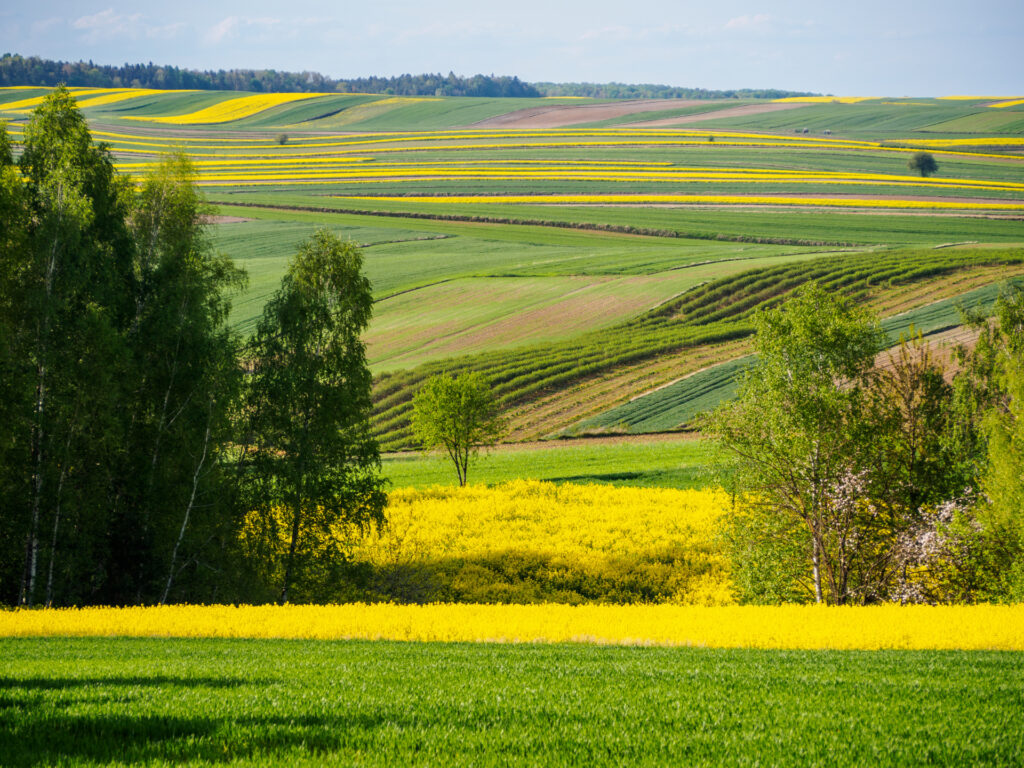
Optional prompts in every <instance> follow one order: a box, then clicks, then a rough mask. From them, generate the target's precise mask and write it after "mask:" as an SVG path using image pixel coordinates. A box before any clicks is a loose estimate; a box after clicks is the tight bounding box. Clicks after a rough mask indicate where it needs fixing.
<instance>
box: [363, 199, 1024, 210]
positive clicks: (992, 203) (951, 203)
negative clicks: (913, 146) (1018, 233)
mask: <svg viewBox="0 0 1024 768" xmlns="http://www.w3.org/2000/svg"><path fill="white" fill-rule="evenodd" d="M356 199H358V198H356ZM366 199H369V200H374V199H379V200H387V201H401V200H403V199H404V198H401V197H380V198H366ZM414 201H415V202H427V203H438V204H465V203H469V204H480V203H484V204H486V203H500V204H502V205H514V204H516V203H527V204H532V205H536V204H548V205H579V204H581V203H584V204H593V205H614V204H629V205H645V204H655V205H656V204H672V205H674V204H680V205H708V204H711V205H717V204H724V205H775V206H811V207H815V208H830V207H841V208H893V209H940V210H991V211H1012V212H1018V211H1024V202H1020V203H1007V202H1003V201H1000V200H986V201H972V200H941V199H937V198H933V199H922V198H910V197H893V198H890V199H880V198H863V197H862V198H856V197H810V196H808V197H782V196H767V195H523V196H512V195H466V196H455V195H452V196H445V197H425V196H421V197H416V198H414Z"/></svg>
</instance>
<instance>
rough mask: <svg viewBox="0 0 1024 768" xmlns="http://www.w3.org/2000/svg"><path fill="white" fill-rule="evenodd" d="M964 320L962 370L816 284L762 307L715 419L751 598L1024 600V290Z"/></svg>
mask: <svg viewBox="0 0 1024 768" xmlns="http://www.w3.org/2000/svg"><path fill="white" fill-rule="evenodd" d="M965 321H966V325H967V326H968V327H970V328H972V329H973V332H974V334H976V336H977V341H976V343H974V344H973V345H972V344H962V345H960V346H958V347H957V348H955V350H954V357H953V361H952V362H953V363H955V365H951V364H950V363H949V362H944V361H943V360H942V359H941V358H940V357H939V356H938V355H937V354H936V352H935V350H934V349H932V348H931V346H930V345H929V344H928V343H927V342H926V341H925V340H924V339H922V338H921V337H920V336H916V337H915V336H910V337H909V338H904V339H902V341H901V343H900V344H899V345H898V346H897V347H896V348H895V349H892V350H890V351H888V352H883V350H884V349H885V347H886V346H888V343H889V342H888V340H887V339H886V337H885V334H884V333H883V332H882V330H881V328H880V326H879V324H878V320H877V318H876V317H875V316H874V315H872V314H871V313H870V312H868V311H866V310H864V309H863V308H860V307H857V306H855V305H854V304H853V303H852V302H850V301H849V300H847V299H844V298H843V297H841V296H837V295H834V294H830V293H828V292H826V291H824V290H822V289H821V288H818V287H817V286H816V285H815V284H813V283H812V284H809V285H807V286H805V287H804V288H802V289H801V290H800V291H799V293H798V294H797V296H796V297H795V298H794V299H792V300H790V301H789V302H787V303H785V304H784V305H782V306H780V307H778V308H775V309H771V310H767V311H762V312H761V313H760V314H759V315H758V317H757V322H756V328H757V333H756V336H755V340H754V348H755V351H756V352H757V354H758V362H757V364H756V366H755V367H753V368H752V369H751V370H750V371H749V372H748V373H747V374H746V375H745V377H744V378H743V379H742V381H741V383H740V393H739V397H738V398H737V399H736V400H735V401H733V402H730V403H727V404H725V405H723V406H721V407H720V408H719V409H718V410H717V411H716V412H715V413H714V414H713V415H712V416H711V417H710V418H709V420H708V423H707V426H708V427H709V429H710V431H711V432H712V433H713V434H714V435H716V436H717V437H718V438H719V440H720V441H721V444H722V447H723V449H724V450H725V452H726V456H728V457H729V458H730V459H731V461H730V462H729V463H730V465H731V470H732V471H731V477H730V479H729V483H730V485H731V487H732V490H733V492H734V494H735V495H734V499H735V504H734V508H733V511H732V514H731V515H730V517H729V521H728V525H727V531H726V535H725V542H726V547H727V549H728V550H729V552H730V555H731V558H732V561H733V578H734V581H735V583H736V585H737V588H738V590H739V593H740V597H741V598H742V599H743V600H745V601H748V602H755V603H777V602H791V601H808V600H813V601H816V602H819V603H829V604H833V605H837V604H838V605H842V604H851V603H875V602H891V601H896V602H903V603H932V604H936V603H957V602H977V601H1014V602H1019V601H1021V600H1024V291H1022V290H1021V289H1020V288H1018V287H1011V286H1006V287H1004V290H1003V292H1002V294H1001V296H1000V298H999V299H998V301H997V302H996V305H995V316H994V317H993V318H987V317H984V316H981V315H979V316H975V317H967V318H965Z"/></svg>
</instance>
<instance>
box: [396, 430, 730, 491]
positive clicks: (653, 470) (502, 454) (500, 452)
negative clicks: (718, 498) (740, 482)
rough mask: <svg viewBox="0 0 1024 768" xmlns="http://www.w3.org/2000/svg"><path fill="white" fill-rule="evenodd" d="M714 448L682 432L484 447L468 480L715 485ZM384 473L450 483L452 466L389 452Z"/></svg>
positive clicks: (408, 481)
mask: <svg viewBox="0 0 1024 768" xmlns="http://www.w3.org/2000/svg"><path fill="white" fill-rule="evenodd" d="M714 464H715V449H714V447H713V446H711V445H710V444H709V443H708V442H707V441H704V440H700V439H695V438H689V437H682V438H677V439H673V440H659V441H657V442H614V443H606V442H601V441H597V440H593V441H588V440H583V441H578V440H577V441H559V440H552V441H550V442H548V443H546V444H543V445H533V446H530V447H521V446H506V447H502V448H499V449H495V450H490V451H484V452H482V453H481V454H480V455H479V456H477V457H476V458H475V459H474V460H473V461H472V463H471V464H470V467H469V470H470V478H471V479H470V482H472V483H474V484H479V483H483V484H486V485H495V484H497V483H504V482H507V481H509V480H517V479H524V480H545V481H547V482H551V483H601V484H609V485H626V486H641V487H645V488H704V487H707V486H709V485H713V484H715V482H716V481H717V478H716V477H715V475H714ZM383 471H384V476H385V477H387V478H388V479H389V480H390V481H391V485H392V487H394V488H409V487H412V488H426V487H429V486H432V485H451V484H452V481H453V478H454V476H455V469H454V467H453V466H452V463H451V460H450V459H449V458H448V457H447V456H443V455H439V454H418V453H411V452H406V453H392V454H386V455H385V456H384V457H383Z"/></svg>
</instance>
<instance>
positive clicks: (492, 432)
mask: <svg viewBox="0 0 1024 768" xmlns="http://www.w3.org/2000/svg"><path fill="white" fill-rule="evenodd" d="M412 428H413V434H414V435H415V436H416V439H417V440H419V442H420V444H421V445H422V446H423V447H424V448H425V449H426V450H431V449H433V448H443V449H444V451H445V452H446V453H447V454H448V457H449V458H450V459H451V460H452V463H453V464H454V465H455V472H456V475H457V476H458V479H459V485H460V486H461V485H465V484H466V481H467V479H468V476H469V460H470V457H472V456H473V455H474V454H475V453H476V452H477V451H478V450H479V449H480V448H481V447H482V446H485V445H493V444H494V443H495V442H497V440H498V439H499V438H500V437H501V435H502V433H503V432H504V429H505V422H504V419H503V418H502V416H501V414H500V413H499V411H498V406H497V403H496V402H495V399H494V394H493V392H492V391H491V386H490V383H489V382H488V381H487V379H486V378H485V377H484V376H483V374H481V373H477V372H472V371H470V372H465V373H461V374H459V375H458V376H448V375H444V374H442V375H440V376H434V377H432V378H430V379H428V380H427V382H426V383H425V384H424V385H423V387H421V388H420V390H419V392H417V393H416V396H415V398H414V399H413V416H412Z"/></svg>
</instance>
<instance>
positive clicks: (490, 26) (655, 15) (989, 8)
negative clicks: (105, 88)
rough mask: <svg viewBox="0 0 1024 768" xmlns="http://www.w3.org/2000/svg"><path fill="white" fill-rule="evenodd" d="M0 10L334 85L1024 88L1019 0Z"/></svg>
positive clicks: (71, 55)
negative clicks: (410, 78)
mask: <svg viewBox="0 0 1024 768" xmlns="http://www.w3.org/2000/svg"><path fill="white" fill-rule="evenodd" d="M6 6H7V7H5V8H3V9H2V10H0V53H2V52H12V53H21V54H23V55H38V56H43V57H46V58H54V59H64V60H69V59H70V60H77V59H92V60H93V61H96V62H97V63H103V64H121V63H124V62H131V63H135V62H147V61H152V62H154V63H156V64H174V65H177V66H182V67H188V68H193V69H221V68H223V69H230V68H234V67H239V68H253V69H260V68H273V69H279V70H290V71H302V70H312V71H318V72H322V73H324V74H326V75H329V76H332V77H357V76H364V75H371V74H379V75H396V74H401V73H403V72H410V73H421V72H443V73H447V72H448V71H449V70H452V71H454V72H456V73H458V74H462V75H471V74H475V73H477V72H483V73H494V74H508V75H518V76H519V77H521V78H522V79H524V80H528V81H540V80H547V81H556V82H563V81H588V82H609V81H618V82H630V83H640V82H646V83H665V84H669V85H679V86H693V87H704V88H714V89H724V88H784V89H788V90H801V91H803V90H806V91H816V92H822V93H834V94H838V95H844V96H940V95H951V94H975V95H1008V96H1009V95H1024V2H1022V0H973V1H972V2H970V3H967V2H951V1H950V0H932V1H931V2H927V1H920V2H907V1H906V0H890V1H889V2H881V1H879V0H853V1H848V2H836V0H819V2H806V1H805V0H799V1H795V0H794V1H792V2H773V3H765V2H760V3H758V2H743V1H742V0H715V1H712V2H708V1H707V0H705V1H704V2H689V1H685V2H666V1H664V0H632V1H629V2H627V1H623V0H620V1H619V2H606V1H605V0H589V1H588V2H582V1H579V0H567V1H565V2H559V0H512V2H502V3H491V2H487V0H477V1H476V2H470V1H464V0H435V1H434V2H424V1H422V0H421V1H419V2H411V1H408V0H380V1H379V2H374V1H373V0H360V2H350V1H349V0H335V2H329V3H328V2H310V1H309V0H287V1H285V0H273V1H270V0H247V1H246V2H213V1H211V2H206V3H196V2H181V1H179V2H167V0H161V1H160V2H150V1H149V0H133V2H115V0H99V1H98V2H92V1H91V0H85V1H84V2H83V0H76V1H75V2H70V1H67V0H55V1H48V0H40V1H39V2H34V3H24V2H19V3H9V4H6Z"/></svg>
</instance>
